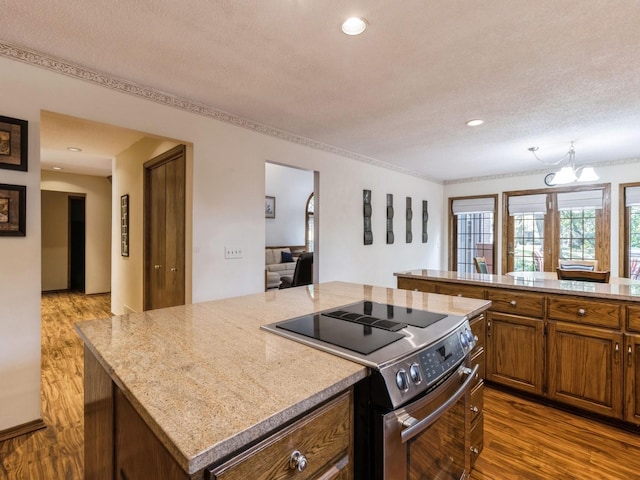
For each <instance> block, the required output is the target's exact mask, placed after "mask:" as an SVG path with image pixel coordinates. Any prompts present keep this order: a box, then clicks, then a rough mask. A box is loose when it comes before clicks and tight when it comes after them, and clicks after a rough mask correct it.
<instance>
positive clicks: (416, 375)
mask: <svg viewBox="0 0 640 480" xmlns="http://www.w3.org/2000/svg"><path fill="white" fill-rule="evenodd" d="M409 376H410V377H411V381H412V382H413V383H415V384H416V385H417V384H419V383H420V382H421V381H422V377H421V376H420V367H419V366H418V364H417V363H412V364H411V366H410V367H409Z"/></svg>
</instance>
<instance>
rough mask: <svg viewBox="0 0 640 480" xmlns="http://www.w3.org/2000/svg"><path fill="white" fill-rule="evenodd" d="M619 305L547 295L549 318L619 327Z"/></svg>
mask: <svg viewBox="0 0 640 480" xmlns="http://www.w3.org/2000/svg"><path fill="white" fill-rule="evenodd" d="M621 308H622V307H621V305H619V304H617V303H609V302H601V301H596V300H586V299H584V298H577V297H549V318H550V319H554V320H565V321H568V322H574V323H581V324H588V325H596V326H600V327H609V328H620V326H621V324H622V322H621Z"/></svg>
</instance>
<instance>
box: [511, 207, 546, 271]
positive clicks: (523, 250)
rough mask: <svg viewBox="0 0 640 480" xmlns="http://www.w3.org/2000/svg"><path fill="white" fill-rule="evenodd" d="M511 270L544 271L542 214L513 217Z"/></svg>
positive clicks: (523, 214)
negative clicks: (512, 261) (512, 258)
mask: <svg viewBox="0 0 640 480" xmlns="http://www.w3.org/2000/svg"><path fill="white" fill-rule="evenodd" d="M513 222H514V239H513V240H514V242H513V243H514V249H513V257H514V264H513V270H514V271H516V272H542V271H543V270H544V213H520V214H517V215H513Z"/></svg>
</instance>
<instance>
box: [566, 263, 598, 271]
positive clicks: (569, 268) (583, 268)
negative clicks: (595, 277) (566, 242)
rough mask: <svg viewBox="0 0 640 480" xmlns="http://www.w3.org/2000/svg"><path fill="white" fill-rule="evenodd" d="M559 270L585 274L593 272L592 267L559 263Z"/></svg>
mask: <svg viewBox="0 0 640 480" xmlns="http://www.w3.org/2000/svg"><path fill="white" fill-rule="evenodd" d="M560 268H561V269H562V270H582V271H585V272H593V270H594V269H593V265H575V264H571V263H569V264H567V263H561V264H560Z"/></svg>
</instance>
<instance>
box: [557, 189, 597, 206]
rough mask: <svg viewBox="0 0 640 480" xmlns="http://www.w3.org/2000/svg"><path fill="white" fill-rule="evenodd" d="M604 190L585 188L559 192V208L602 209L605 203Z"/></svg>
mask: <svg viewBox="0 0 640 480" xmlns="http://www.w3.org/2000/svg"><path fill="white" fill-rule="evenodd" d="M602 197H603V191H602V190H584V191H580V192H567V193H559V194H558V210H584V209H587V208H595V209H601V208H602V203H603V199H602Z"/></svg>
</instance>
